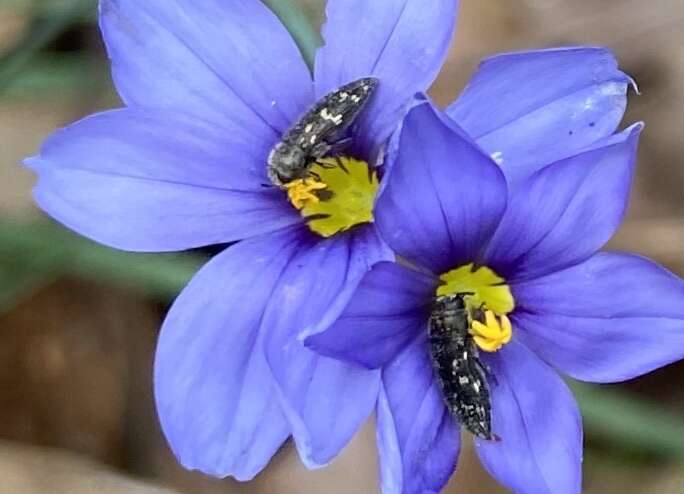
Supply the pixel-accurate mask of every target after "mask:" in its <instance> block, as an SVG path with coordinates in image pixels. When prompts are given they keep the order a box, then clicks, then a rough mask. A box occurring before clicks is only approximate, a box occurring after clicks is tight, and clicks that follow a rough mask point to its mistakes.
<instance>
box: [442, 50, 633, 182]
mask: <svg viewBox="0 0 684 494" xmlns="http://www.w3.org/2000/svg"><path fill="white" fill-rule="evenodd" d="M630 82H631V80H630V79H629V77H628V76H627V75H625V74H624V73H622V72H621V71H620V70H618V68H617V61H616V60H615V57H614V56H613V54H612V53H611V52H610V51H609V50H607V49H605V48H592V47H575V48H559V49H550V50H541V51H528V52H519V53H508V54H504V55H498V56H495V57H492V58H489V59H487V60H485V61H484V62H482V64H481V65H480V68H479V70H478V72H477V73H476V74H475V76H474V77H473V78H472V79H471V81H470V83H469V84H468V86H467V87H466V89H465V91H464V92H463V94H462V95H461V96H460V97H459V98H458V100H456V102H454V103H453V104H452V105H451V106H450V107H449V108H448V109H447V113H448V114H449V116H451V117H452V118H453V119H454V120H456V122H457V123H458V124H459V125H460V126H462V127H463V128H464V129H465V130H466V132H468V134H469V135H470V136H472V137H473V138H474V139H475V140H476V141H477V143H478V144H479V145H480V146H482V147H483V148H484V149H485V150H486V151H487V152H488V153H490V154H491V155H493V156H494V157H495V158H496V159H497V161H499V162H500V163H501V167H502V169H503V171H504V173H505V174H506V178H507V179H508V180H509V182H515V183H518V182H519V181H520V180H521V179H523V178H524V177H526V176H528V175H529V174H531V173H532V172H534V171H535V170H538V169H539V168H541V167H542V166H543V165H545V164H548V163H552V162H554V161H557V160H560V159H562V158H565V157H567V156H570V155H572V154H574V153H575V152H576V151H577V150H579V149H581V148H584V147H586V146H588V145H590V144H591V143H593V142H595V141H597V140H599V139H601V138H603V137H606V136H608V135H610V134H612V133H613V132H614V131H615V129H616V128H617V126H618V124H619V123H620V120H621V119H622V116H623V113H624V111H625V106H626V104H627V96H626V93H627V87H628V85H629V83H630Z"/></svg>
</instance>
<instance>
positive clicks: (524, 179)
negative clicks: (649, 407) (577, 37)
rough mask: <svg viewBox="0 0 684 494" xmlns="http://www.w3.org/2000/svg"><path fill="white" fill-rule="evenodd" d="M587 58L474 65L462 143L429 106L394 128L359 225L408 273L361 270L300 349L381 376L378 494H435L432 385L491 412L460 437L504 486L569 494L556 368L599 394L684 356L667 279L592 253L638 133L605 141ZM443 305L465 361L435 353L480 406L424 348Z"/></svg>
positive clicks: (588, 53)
mask: <svg viewBox="0 0 684 494" xmlns="http://www.w3.org/2000/svg"><path fill="white" fill-rule="evenodd" d="M592 60H594V61H597V60H604V61H605V62H606V63H608V64H609V65H610V63H609V60H611V58H610V56H609V55H608V54H607V53H606V52H605V51H602V50H593V49H576V50H562V51H545V52H538V53H526V54H515V55H505V56H503V57H499V58H495V59H493V60H490V61H488V62H486V63H485V64H484V65H483V66H482V68H481V69H480V72H479V73H478V75H477V76H476V77H475V79H474V80H473V82H471V84H470V85H469V86H468V88H467V89H466V91H465V93H464V95H463V96H462V98H461V99H460V100H459V101H458V102H457V103H456V104H455V105H454V106H452V107H451V108H450V109H449V110H448V113H449V114H450V115H451V116H452V117H453V118H454V119H456V120H457V122H458V123H460V124H463V126H465V127H468V128H469V130H470V132H472V133H473V134H474V135H475V136H476V137H478V138H479V139H478V142H479V145H478V143H475V142H474V141H473V140H472V138H471V137H469V136H468V135H467V133H466V132H464V131H463V130H462V129H461V128H460V127H459V126H458V124H457V123H455V122H454V120H451V119H449V118H448V117H446V116H445V115H443V114H441V113H439V112H438V111H437V110H435V109H434V107H433V106H432V105H431V104H430V103H428V102H419V103H418V104H417V105H416V106H415V107H414V108H413V109H412V110H411V111H410V113H409V114H408V116H407V117H406V119H405V120H404V122H403V126H402V129H401V132H400V133H399V135H398V137H397V139H398V145H397V146H398V147H397V150H396V161H395V162H394V164H393V170H392V172H391V173H390V175H389V177H388V178H387V180H386V183H385V189H384V192H382V193H381V195H380V197H379V198H378V202H377V205H376V212H375V218H376V225H377V227H378V230H379V231H380V232H381V234H382V236H383V238H384V239H385V240H386V241H387V243H388V244H389V245H390V246H391V247H392V248H393V249H394V250H395V251H396V253H397V254H398V255H399V256H402V257H403V258H404V259H405V260H406V261H407V262H405V263H402V264H397V263H392V262H381V263H378V264H376V265H375V266H374V267H373V269H372V270H371V271H370V272H369V273H368V274H367V275H366V276H365V277H364V279H363V280H362V282H361V284H360V285H359V287H358V289H357V291H356V293H355V294H354V296H353V297H352V299H351V300H350V302H349V304H348V306H347V307H346V308H345V310H344V312H343V313H342V315H341V317H340V318H339V319H338V320H337V321H336V322H335V323H334V324H333V325H332V326H331V327H329V328H328V329H327V330H326V331H322V332H320V333H318V334H315V335H309V337H308V338H307V339H306V342H305V343H306V345H307V346H309V347H310V348H312V349H315V350H316V351H318V352H320V353H321V354H323V355H326V356H330V357H334V358H338V359H341V360H344V361H347V362H351V363H356V364H357V365H359V367H363V368H367V369H380V370H381V372H382V384H381V388H380V395H379V400H378V404H377V427H378V447H379V453H380V464H381V468H380V469H381V479H382V492H383V493H384V494H399V493H401V494H422V493H426V492H430V493H436V492H439V491H441V489H442V488H443V487H444V485H445V484H446V483H447V481H448V479H449V478H450V476H451V474H452V473H453V471H454V469H455V466H456V461H457V456H458V453H459V448H460V439H459V437H460V434H459V425H460V424H459V420H457V418H458V413H457V412H454V413H452V412H450V409H449V408H448V406H447V403H451V402H450V401H449V400H453V397H450V396H447V395H445V393H444V391H443V389H444V383H445V382H448V384H449V385H450V386H451V388H450V389H453V387H454V386H456V385H461V386H466V385H467V386H472V387H471V388H468V389H471V390H472V392H473V393H475V394H477V395H478V398H477V400H478V403H479V404H483V403H488V404H489V405H491V415H490V417H489V418H490V422H489V424H488V423H487V420H488V419H482V420H483V422H481V423H479V424H477V425H478V426H482V427H483V430H484V429H486V428H487V427H485V426H487V425H491V432H492V433H493V434H492V436H491V438H493V440H488V439H484V438H481V437H476V438H475V444H476V449H477V453H478V454H479V456H480V459H481V461H482V463H483V464H484V466H485V467H486V469H487V470H488V471H489V472H490V473H491V474H492V475H493V476H494V477H495V478H496V479H498V480H499V481H500V482H501V483H502V484H503V485H504V486H506V487H507V488H509V489H511V490H512V491H513V492H516V493H521V494H541V493H544V494H549V493H553V494H579V493H580V492H581V463H582V427H581V417H580V414H579V411H578V409H577V405H576V403H575V401H574V399H573V397H572V394H571V392H570V391H569V389H568V387H567V386H566V384H565V383H564V382H563V380H562V379H561V378H560V376H559V374H558V373H557V371H559V372H561V373H564V374H567V375H569V376H571V377H573V378H576V379H579V380H583V381H590V382H599V383H607V382H616V381H623V380H626V379H630V378H632V377H635V376H638V375H641V374H644V373H646V372H649V371H651V370H653V369H655V368H657V367H660V366H663V365H666V364H668V363H670V362H673V361H675V360H679V359H681V358H682V357H684V281H683V280H682V279H680V278H678V277H676V276H674V275H673V274H671V273H669V272H668V271H666V270H665V269H664V268H662V267H661V266H658V265H657V264H655V263H654V262H652V261H650V260H648V259H645V258H643V257H639V256H636V255H632V254H623V253H608V252H600V249H601V248H602V247H603V246H604V245H605V243H606V241H607V240H608V239H609V238H610V237H611V235H612V234H613V233H614V232H615V230H616V229H617V228H618V226H619V224H620V221H621V219H622V217H623V214H624V212H625V209H626V206H627V201H628V194H629V188H630V184H631V181H632V175H633V171H634V164H635V159H636V149H637V141H638V139H639V135H640V133H641V130H642V125H641V124H636V125H633V126H631V127H629V128H628V129H626V130H624V131H623V132H620V133H618V134H615V135H612V130H613V128H614V126H615V125H616V124H617V121H618V119H619V116H620V113H621V112H620V111H618V109H617V108H619V107H620V106H621V103H620V105H615V104H613V103H610V101H611V99H613V101H620V102H622V101H623V100H622V99H621V98H619V97H618V95H620V94H621V95H624V90H625V89H626V84H628V82H629V81H628V79H627V78H626V77H624V76H620V75H619V74H618V73H617V72H615V73H614V81H611V82H603V83H601V82H599V81H598V77H597V75H598V73H600V71H597V70H596V69H597V66H596V65H592ZM583 62H585V63H583ZM542 68H545V69H546V70H542ZM561 75H564V76H565V77H560V76H561ZM569 81H573V82H569ZM556 85H558V87H556ZM559 88H560V89H559ZM553 95H555V96H553ZM601 98H604V99H603V100H602V99H601ZM478 106H479V107H480V108H481V111H479V112H478ZM495 109H496V110H497V111H496V112H495V111H494V110H495ZM561 117H565V119H564V120H563V118H561ZM597 128H601V129H602V130H601V131H597V130H596V129H597ZM496 135H498V136H499V139H500V140H497V139H494V138H493V137H491V136H496ZM483 148H486V151H485V150H484V149H483ZM490 154H495V156H496V157H499V158H500V157H501V156H500V155H502V156H503V161H500V165H499V164H497V163H496V162H495V161H494V160H493V159H492V158H491V156H490ZM545 161H546V164H544V162H545ZM549 162H550V163H549ZM448 297H461V300H462V301H464V302H465V306H466V311H467V313H469V314H470V315H469V324H470V327H469V330H468V329H467V328H468V327H467V326H466V331H468V333H466V334H468V335H469V336H467V338H469V340H468V341H470V343H469V345H470V346H469V347H467V348H468V352H470V354H469V355H465V354H464V355H460V354H457V355H454V354H453V353H452V354H449V353H447V354H446V355H447V356H450V358H453V359H454V360H453V361H452V360H449V362H448V364H447V365H451V366H452V367H451V368H449V367H447V370H449V369H454V368H456V366H457V365H461V364H459V362H460V361H462V360H461V359H466V358H468V359H469V361H470V362H471V364H472V365H473V367H471V368H469V369H468V370H469V371H470V372H472V375H475V376H480V375H481V376H483V377H484V380H485V381H484V382H486V383H488V384H486V386H487V389H488V391H489V393H490V398H489V400H488V401H485V400H484V399H483V398H482V396H483V392H482V391H483V388H484V386H481V385H480V383H479V382H477V383H476V384H475V385H474V386H473V385H472V383H473V381H472V380H469V379H468V376H465V379H464V381H463V382H459V383H454V382H453V381H445V378H444V375H443V374H440V370H439V369H440V368H439V367H438V365H440V364H439V362H440V361H439V360H438V359H439V358H442V359H443V356H442V357H440V356H439V354H436V353H435V350H434V347H433V344H434V343H433V338H432V336H430V337H429V334H430V335H432V331H433V329H432V328H433V327H434V326H433V324H434V322H431V317H432V318H434V317H439V316H441V315H443V314H444V313H443V312H439V310H438V309H437V308H436V307H439V306H436V302H437V301H444V300H447V299H448ZM429 328H430V329H429ZM451 341H455V340H451ZM473 354H478V355H479V356H478V357H477V358H478V359H479V364H477V363H474V362H475V361H474V360H473V356H472V355H473ZM456 359H458V360H459V362H457V360H456ZM443 361H444V360H442V362H443ZM452 362H453V363H452ZM480 364H481V365H480ZM435 369H437V370H435ZM461 369H463V368H462V367H461ZM452 375H453V374H452ZM446 379H447V380H448V379H454V378H453V377H451V376H448V377H447V378H446ZM463 396H465V395H463V394H462V395H460V397H457V400H461V399H463V398H462V397H463ZM482 406H483V408H482V409H481V410H478V413H480V414H481V416H486V415H488V414H487V413H485V412H484V410H485V408H486V406H487V405H486V404H485V405H482ZM462 423H463V425H464V426H467V425H468V424H467V423H466V421H462ZM476 435H478V436H484V437H488V435H487V434H486V433H483V434H476ZM497 438H498V439H497Z"/></svg>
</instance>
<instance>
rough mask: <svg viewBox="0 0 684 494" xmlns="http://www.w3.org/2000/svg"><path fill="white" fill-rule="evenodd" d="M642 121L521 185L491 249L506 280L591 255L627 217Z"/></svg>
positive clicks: (488, 258) (488, 255) (493, 260)
mask: <svg viewBox="0 0 684 494" xmlns="http://www.w3.org/2000/svg"><path fill="white" fill-rule="evenodd" d="M641 129H642V125H640V124H637V125H635V126H632V127H631V128H630V129H627V130H626V131H624V132H623V133H622V134H620V135H619V136H617V137H613V138H608V140H607V143H606V145H602V146H597V147H595V148H593V149H590V150H587V151H584V152H582V153H579V154H577V155H576V156H573V157H571V158H567V159H565V160H563V161H559V162H557V163H554V164H552V165H549V166H547V167H546V168H543V169H542V170H539V171H538V172H535V173H534V174H533V175H532V176H530V177H529V178H528V179H526V181H525V182H524V183H522V184H521V185H520V187H519V188H516V189H515V191H514V193H513V195H512V197H511V199H510V200H509V204H508V209H507V210H506V214H505V215H504V217H503V219H502V221H501V225H500V226H499V228H498V229H497V231H496V234H495V235H494V238H493V239H492V241H491V243H490V245H489V247H488V248H487V252H486V255H485V257H486V263H487V264H488V265H489V266H491V267H492V268H493V269H495V270H496V271H497V272H498V273H499V274H501V275H503V276H504V277H505V278H506V279H509V280H510V279H511V278H513V279H518V280H520V279H527V278H532V277H536V276H541V275H543V274H547V273H550V272H553V271H558V270H559V269H563V268H565V267H568V266H571V265H572V264H576V263H578V262H581V261H583V260H584V259H586V258H588V257H590V256H591V255H592V254H594V253H595V252H596V251H597V250H598V249H600V248H601V247H602V246H603V245H604V244H605V243H606V242H607V241H608V239H610V237H611V236H612V235H613V233H614V232H615V230H616V229H617V227H618V226H619V225H620V222H621V221H622V217H623V215H624V212H625V209H626V207H627V201H628V198H629V188H630V185H631V182H632V175H633V172H634V165H635V162H636V148H637V143H638V140H639V135H640V133H641Z"/></svg>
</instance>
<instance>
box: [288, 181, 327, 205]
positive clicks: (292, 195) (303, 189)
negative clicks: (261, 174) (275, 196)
mask: <svg viewBox="0 0 684 494" xmlns="http://www.w3.org/2000/svg"><path fill="white" fill-rule="evenodd" d="M326 187H327V185H326V184H324V183H323V182H319V181H318V180H316V179H315V178H301V179H298V180H293V181H292V182H289V183H287V184H285V188H286V189H287V197H288V198H289V199H290V202H291V203H292V205H293V206H294V207H296V208H297V209H302V208H303V207H304V206H306V204H307V203H308V202H311V203H313V204H316V203H318V202H319V201H320V199H319V198H318V196H317V195H316V194H315V191H317V190H322V189H325V188H326Z"/></svg>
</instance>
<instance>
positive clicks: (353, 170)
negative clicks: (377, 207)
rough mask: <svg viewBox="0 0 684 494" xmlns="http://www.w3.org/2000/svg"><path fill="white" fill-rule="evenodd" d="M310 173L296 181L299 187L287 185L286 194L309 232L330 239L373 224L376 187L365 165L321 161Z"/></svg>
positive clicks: (373, 175)
mask: <svg viewBox="0 0 684 494" xmlns="http://www.w3.org/2000/svg"><path fill="white" fill-rule="evenodd" d="M309 172H310V173H311V177H310V178H306V179H304V180H297V181H296V182H302V183H301V185H291V184H292V183H293V182H290V183H289V184H287V190H288V197H289V198H290V202H292V205H293V206H294V207H296V208H297V209H300V210H301V213H302V216H304V217H305V218H307V219H309V221H308V226H309V228H310V229H311V230H312V231H314V232H316V233H317V234H319V235H320V236H322V237H331V236H332V235H335V234H336V233H339V232H343V231H345V230H349V229H350V228H352V227H354V226H356V225H360V224H363V223H371V222H372V221H373V205H374V203H375V196H376V194H377V192H378V186H379V183H378V176H377V174H376V173H375V171H373V170H372V169H370V168H369V166H368V164H367V163H365V162H363V161H359V160H355V159H352V158H347V157H339V158H323V159H319V160H318V161H317V162H316V163H313V164H312V165H311V166H310V168H309ZM323 189H325V190H323ZM316 191H321V192H318V193H317V192H316Z"/></svg>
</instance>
